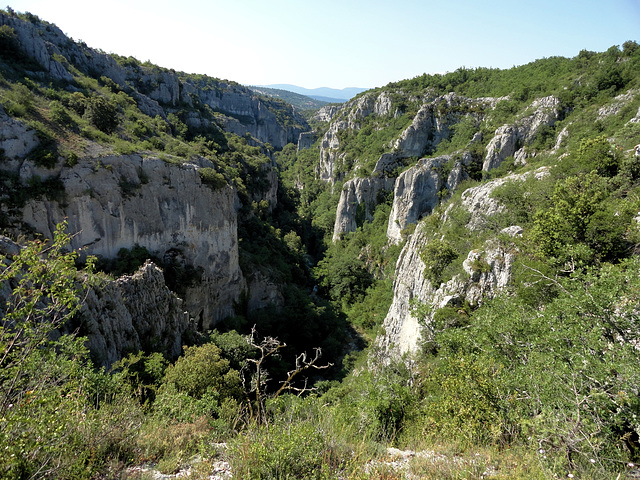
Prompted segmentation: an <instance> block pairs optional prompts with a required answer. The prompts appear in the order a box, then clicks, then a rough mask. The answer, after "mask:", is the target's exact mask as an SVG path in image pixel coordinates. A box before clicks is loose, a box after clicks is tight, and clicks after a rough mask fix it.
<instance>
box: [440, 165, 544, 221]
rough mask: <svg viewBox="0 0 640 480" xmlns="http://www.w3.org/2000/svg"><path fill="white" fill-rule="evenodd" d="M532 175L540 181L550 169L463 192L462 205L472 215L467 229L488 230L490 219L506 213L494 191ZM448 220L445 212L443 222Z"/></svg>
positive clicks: (489, 183) (511, 177)
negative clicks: (494, 195) (494, 196)
mask: <svg viewBox="0 0 640 480" xmlns="http://www.w3.org/2000/svg"><path fill="white" fill-rule="evenodd" d="M531 175H533V176H534V177H535V178H536V179H537V180H540V179H542V178H544V177H546V176H548V175H549V168H548V167H540V168H539V169H537V170H536V171H534V172H526V173H523V174H516V175H508V176H506V177H502V178H497V179H495V180H491V181H490V182H486V183H483V184H481V185H478V186H477V187H471V188H468V189H466V190H465V191H464V192H462V205H463V206H464V207H465V208H466V209H467V210H468V211H469V213H470V214H471V216H470V218H469V220H468V222H467V225H466V227H467V228H468V229H469V230H471V231H475V230H479V229H482V228H486V227H487V220H488V219H489V218H490V217H492V216H494V215H496V214H498V213H501V212H503V211H504V206H503V205H502V204H501V203H500V202H498V201H497V200H496V199H495V198H493V197H492V194H493V191H494V190H495V189H496V188H498V187H500V186H502V185H504V184H505V183H507V182H523V181H525V180H526V179H527V178H529V177H530V176H531ZM447 219H448V214H447V212H445V216H444V219H443V221H445V222H446V221H447Z"/></svg>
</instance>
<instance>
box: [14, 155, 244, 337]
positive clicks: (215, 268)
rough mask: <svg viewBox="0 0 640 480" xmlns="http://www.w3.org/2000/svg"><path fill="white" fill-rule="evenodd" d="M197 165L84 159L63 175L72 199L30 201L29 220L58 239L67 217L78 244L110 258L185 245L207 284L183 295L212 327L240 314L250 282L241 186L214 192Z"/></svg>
mask: <svg viewBox="0 0 640 480" xmlns="http://www.w3.org/2000/svg"><path fill="white" fill-rule="evenodd" d="M202 162H203V164H202V166H212V165H205V163H206V161H204V160H203V161H202ZM198 168H199V166H198V165H194V164H185V165H176V164H171V163H167V162H165V161H164V160H161V159H159V158H155V157H143V156H140V155H130V156H110V157H104V158H99V159H91V158H85V159H81V160H80V161H79V162H78V164H77V165H75V166H74V167H72V168H64V169H62V171H61V172H60V180H61V182H62V184H63V185H64V188H65V192H66V193H65V199H64V200H63V201H56V200H49V199H38V200H30V201H29V202H28V203H27V204H26V205H25V206H24V208H23V211H22V219H23V221H24V222H25V223H27V224H28V225H30V226H31V227H33V228H34V230H35V231H38V232H40V233H42V234H43V235H45V236H47V237H49V238H51V235H52V232H53V230H54V228H55V225H56V224H57V223H59V222H61V221H62V220H63V219H65V218H68V223H69V231H70V232H73V233H76V232H77V235H76V236H75V237H74V238H73V241H72V246H73V247H74V248H79V247H86V248H87V253H89V254H93V255H101V256H103V257H105V258H114V257H115V256H116V255H117V253H118V251H119V250H120V249H121V248H131V247H132V246H134V245H136V244H138V245H140V246H143V247H146V248H147V249H148V250H149V251H150V252H152V253H154V254H155V255H157V256H158V257H160V258H162V257H163V256H164V254H165V253H166V252H167V251H168V250H170V249H178V250H179V251H180V252H181V255H182V257H183V258H184V259H185V262H186V263H187V264H189V265H192V266H193V267H196V268H198V267H201V268H202V269H203V272H204V273H203V278H202V282H201V284H199V285H198V286H197V287H193V288H187V290H186V295H185V298H184V300H185V304H186V308H187V309H188V310H189V312H190V313H191V314H192V315H194V316H196V317H198V318H199V324H200V325H201V326H202V327H203V328H209V327H211V326H213V325H214V324H215V323H216V322H218V321H219V320H221V319H223V318H225V317H226V316H228V315H232V314H233V309H232V305H233V301H235V300H236V299H237V298H238V296H239V294H240V291H241V290H242V289H243V288H244V280H243V277H242V272H241V271H240V267H239V264H238V239H237V219H236V207H237V206H238V204H237V201H238V200H237V196H236V194H235V191H234V190H233V189H232V188H231V187H224V188H221V189H218V190H216V191H212V189H211V188H210V187H208V186H206V185H204V184H203V183H202V182H201V180H200V176H199V174H198Z"/></svg>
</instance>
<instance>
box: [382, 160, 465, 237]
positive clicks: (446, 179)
mask: <svg viewBox="0 0 640 480" xmlns="http://www.w3.org/2000/svg"><path fill="white" fill-rule="evenodd" d="M471 162H473V158H472V157H471V155H469V154H468V153H465V154H464V155H463V156H462V157H461V158H460V159H457V160H456V159H454V157H453V156H451V155H444V156H441V157H436V158H425V159H422V160H420V161H419V162H418V163H417V164H416V165H415V166H413V167H411V168H409V169H408V170H405V171H404V172H402V173H401V174H400V176H399V177H398V178H397V180H396V182H395V187H394V197H393V206H392V207H391V214H390V215H389V225H388V227H387V238H388V239H389V240H390V241H391V242H393V243H395V244H398V243H400V241H401V240H402V233H401V232H402V230H404V229H405V228H406V227H407V225H409V224H410V223H416V222H418V220H420V219H421V218H422V217H423V216H425V215H429V214H430V213H431V212H432V211H433V209H434V208H435V207H436V206H437V205H438V204H439V203H440V200H441V199H442V197H443V195H445V196H446V195H448V194H449V193H450V192H452V191H453V190H455V189H456V187H457V186H458V185H459V184H460V182H462V181H463V180H465V179H467V178H468V175H467V174H466V172H465V169H464V167H465V166H466V165H469V164H470V163H471Z"/></svg>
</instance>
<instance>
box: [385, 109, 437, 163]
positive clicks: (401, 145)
mask: <svg viewBox="0 0 640 480" xmlns="http://www.w3.org/2000/svg"><path fill="white" fill-rule="evenodd" d="M433 117H434V115H433V106H432V105H431V104H426V105H423V106H422V107H420V110H418V113H417V114H416V116H415V117H414V118H413V121H412V122H411V125H409V126H408V127H407V128H406V129H405V130H404V131H403V132H402V134H401V135H400V138H398V139H397V140H396V142H395V144H394V150H395V151H397V152H400V153H401V155H403V156H405V157H420V156H422V155H423V154H424V153H425V151H426V150H427V147H428V146H429V144H430V142H431V139H432V138H433V129H434V118H433Z"/></svg>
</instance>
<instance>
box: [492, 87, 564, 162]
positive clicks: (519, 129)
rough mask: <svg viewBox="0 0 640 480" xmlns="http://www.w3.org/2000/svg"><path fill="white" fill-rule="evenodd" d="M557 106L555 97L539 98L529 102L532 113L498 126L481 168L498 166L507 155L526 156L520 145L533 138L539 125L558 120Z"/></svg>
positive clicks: (558, 104) (552, 123) (521, 158)
mask: <svg viewBox="0 0 640 480" xmlns="http://www.w3.org/2000/svg"><path fill="white" fill-rule="evenodd" d="M559 106H560V100H559V99H558V98H557V97H554V96H550V97H544V98H539V99H537V100H535V101H534V102H533V103H532V104H531V107H530V108H531V109H533V113H531V114H529V115H527V116H524V117H522V118H521V119H520V120H518V121H517V122H516V123H515V124H514V125H503V126H501V127H499V128H498V129H497V130H496V131H495V135H494V137H493V138H492V139H491V140H490V141H489V144H488V145H487V153H486V155H485V158H484V163H483V164H482V170H484V171H485V172H488V171H489V170H492V169H494V168H496V167H498V166H500V164H501V163H502V162H504V160H505V159H506V158H507V157H513V156H518V157H519V158H520V161H521V162H522V160H523V156H524V157H525V158H526V156H525V153H524V151H523V150H522V145H524V143H526V142H529V141H531V140H533V138H534V137H535V136H536V134H537V133H538V132H539V131H540V129H541V127H543V126H552V125H554V124H555V123H556V122H557V121H558V120H560V115H561V112H560V110H559ZM521 150H522V151H521Z"/></svg>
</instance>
